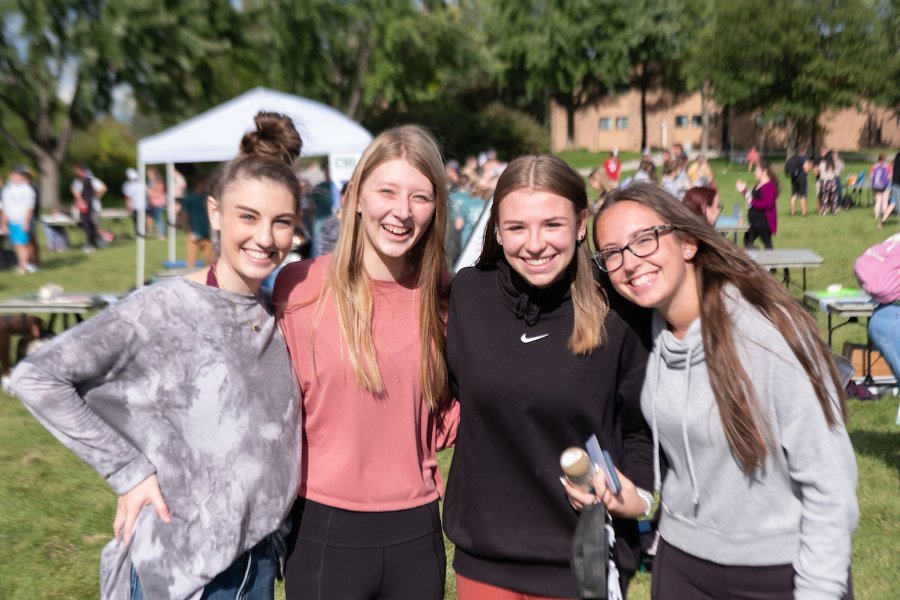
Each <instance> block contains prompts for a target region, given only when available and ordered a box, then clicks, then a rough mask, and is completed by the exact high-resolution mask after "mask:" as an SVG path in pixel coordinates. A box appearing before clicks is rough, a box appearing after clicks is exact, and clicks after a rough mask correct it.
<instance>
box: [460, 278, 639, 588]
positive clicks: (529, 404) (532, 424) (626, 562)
mask: <svg viewBox="0 0 900 600" xmlns="http://www.w3.org/2000/svg"><path fill="white" fill-rule="evenodd" d="M569 286H570V280H569V279H568V278H564V279H563V280H562V281H560V282H558V283H555V284H553V285H551V286H549V287H548V288H544V289H538V288H534V287H532V286H530V285H528V283H527V282H526V281H525V280H524V279H522V278H521V277H520V276H519V275H518V274H517V273H516V272H515V271H514V270H512V269H511V268H510V267H509V265H508V264H507V263H506V262H505V261H503V260H501V261H500V262H498V264H496V265H494V266H492V267H487V268H469V269H464V270H463V271H461V272H460V273H459V274H458V275H457V276H456V279H455V280H454V281H453V286H452V291H451V296H450V311H449V317H448V322H447V365H448V368H449V371H450V379H451V386H452V387H453V388H454V392H455V393H456V394H457V397H458V398H459V401H460V409H461V416H460V425H459V432H458V436H457V441H456V450H455V454H454V457H453V464H452V466H451V469H450V476H449V482H448V486H447V495H446V501H445V505H444V524H445V529H446V531H447V535H448V537H449V538H450V539H451V540H452V541H453V542H454V543H455V544H456V554H455V560H454V567H455V569H456V571H457V572H458V573H459V574H460V575H462V576H464V577H468V578H470V579H474V580H477V581H482V582H485V583H489V584H493V585H497V586H501V587H504V588H509V589H514V590H517V591H521V592H526V593H531V594H540V595H545V596H562V597H574V596H576V590H575V586H574V580H573V576H572V574H571V571H570V568H569V559H570V556H571V544H572V535H573V533H574V530H575V525H576V523H577V519H578V515H577V513H576V512H575V511H573V510H572V508H571V506H569V503H568V501H567V499H566V495H565V491H564V490H563V487H562V485H561V484H560V481H559V477H560V475H561V473H560V467H559V456H560V453H561V452H562V451H563V450H564V449H565V448H567V447H569V446H584V443H585V440H586V439H587V438H588V437H589V436H590V434H592V433H596V434H597V437H598V438H599V440H600V444H601V445H602V446H603V447H604V448H606V449H608V450H609V451H610V453H611V454H612V456H613V459H614V462H615V463H616V466H617V467H618V468H619V469H620V470H621V471H622V472H623V473H624V474H625V475H626V476H627V477H629V478H630V479H631V480H632V481H633V482H634V483H635V485H637V486H638V487H641V488H644V489H652V484H653V457H652V443H651V437H650V430H649V427H648V425H647V423H646V422H645V421H644V418H643V416H642V414H641V410H640V392H641V385H642V383H643V379H644V370H645V368H646V364H647V356H648V352H649V347H648V339H649V335H648V334H649V318H647V316H646V314H644V313H636V315H637V316H638V317H639V318H638V322H637V323H635V322H633V321H632V319H629V322H626V320H624V319H623V318H622V317H621V316H620V315H619V314H617V313H615V312H613V311H610V313H609V316H608V317H607V319H606V321H605V323H604V328H605V335H604V342H603V345H602V346H601V347H600V348H597V349H596V350H594V351H593V352H592V353H591V354H589V355H587V356H574V355H573V354H572V353H571V352H570V351H569V349H568V348H567V342H568V339H569V336H570V335H571V333H572V327H573V324H574V310H573V305H572V299H571V295H570V293H569ZM615 525H616V530H617V537H618V538H619V544H618V546H617V559H618V565H619V569H620V571H623V572H626V573H627V572H633V571H634V570H635V569H636V567H637V554H636V548H635V545H636V541H637V527H636V522H635V521H618V522H616V523H615Z"/></svg>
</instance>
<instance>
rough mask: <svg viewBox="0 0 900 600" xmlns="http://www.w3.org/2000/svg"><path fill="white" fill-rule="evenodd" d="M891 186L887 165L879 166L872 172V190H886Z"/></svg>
mask: <svg viewBox="0 0 900 600" xmlns="http://www.w3.org/2000/svg"><path fill="white" fill-rule="evenodd" d="M890 184H891V182H890V181H889V180H888V168H887V165H886V164H884V163H881V164H880V165H877V166H876V167H875V170H874V171H873V172H872V189H873V190H877V191H882V190H886V189H887V187H888V186H889V185H890Z"/></svg>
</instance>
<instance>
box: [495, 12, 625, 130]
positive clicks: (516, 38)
mask: <svg viewBox="0 0 900 600" xmlns="http://www.w3.org/2000/svg"><path fill="white" fill-rule="evenodd" d="M496 14H497V18H496V19H495V20H493V21H491V22H488V23H486V24H485V27H486V28H487V29H488V31H489V35H488V38H489V39H493V40H496V42H495V43H496V47H497V55H498V57H499V59H500V60H501V61H502V62H503V64H504V70H503V74H502V75H501V84H502V85H504V84H512V85H514V83H512V82H515V81H517V80H518V81H522V82H524V85H523V91H524V97H525V99H526V100H538V101H539V102H541V103H544V104H546V101H547V100H549V99H553V100H556V101H557V102H559V103H560V104H561V105H562V106H564V107H565V108H566V112H567V115H568V139H569V142H570V143H571V142H572V141H573V137H574V111H575V110H576V109H578V108H579V107H581V106H584V105H586V104H589V103H591V102H594V101H596V100H597V99H599V98H601V97H603V96H604V95H606V94H608V93H610V92H611V91H614V90H617V89H620V88H622V87H624V86H625V85H626V84H627V82H628V80H629V77H630V76H631V73H632V64H631V60H630V54H631V52H632V51H633V49H634V48H636V46H637V44H638V43H639V41H640V34H639V32H638V31H637V29H636V28H635V26H634V14H633V12H632V10H631V5H630V4H629V3H625V2H622V1H621V0H523V1H521V2H501V3H499V7H498V8H497V9H496Z"/></svg>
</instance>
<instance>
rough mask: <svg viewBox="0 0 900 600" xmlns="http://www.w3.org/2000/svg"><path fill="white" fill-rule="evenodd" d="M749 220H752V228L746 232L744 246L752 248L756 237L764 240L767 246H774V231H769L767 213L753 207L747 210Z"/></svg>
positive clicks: (764, 244)
mask: <svg viewBox="0 0 900 600" xmlns="http://www.w3.org/2000/svg"><path fill="white" fill-rule="evenodd" d="M747 220H748V221H750V228H749V229H748V230H747V233H745V234H744V246H745V247H746V248H750V247H752V246H753V242H755V241H756V238H760V239H761V240H762V243H763V246H764V247H765V248H769V249H771V248H772V232H771V231H769V222H768V221H767V220H766V213H765V212H763V211H761V210H756V209H755V208H751V209H750V210H749V211H747Z"/></svg>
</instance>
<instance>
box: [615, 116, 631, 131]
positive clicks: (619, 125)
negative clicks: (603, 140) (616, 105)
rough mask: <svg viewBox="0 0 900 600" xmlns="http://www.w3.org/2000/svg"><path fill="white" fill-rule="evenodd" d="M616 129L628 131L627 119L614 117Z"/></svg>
mask: <svg viewBox="0 0 900 600" xmlns="http://www.w3.org/2000/svg"><path fill="white" fill-rule="evenodd" d="M616 129H628V117H616Z"/></svg>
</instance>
